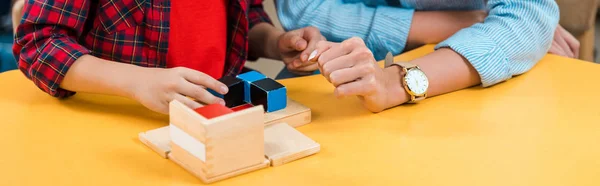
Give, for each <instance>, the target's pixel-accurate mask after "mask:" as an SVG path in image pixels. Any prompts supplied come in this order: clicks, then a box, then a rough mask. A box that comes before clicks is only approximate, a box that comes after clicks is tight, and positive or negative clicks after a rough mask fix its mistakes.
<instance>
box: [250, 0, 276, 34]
mask: <svg viewBox="0 0 600 186" xmlns="http://www.w3.org/2000/svg"><path fill="white" fill-rule="evenodd" d="M251 1H252V3H250V9H249V10H248V19H249V21H250V25H249V28H252V27H254V25H257V24H259V23H269V24H273V23H272V22H271V19H270V18H269V15H267V13H266V12H265V9H264V8H263V5H262V2H263V1H262V0H251Z"/></svg>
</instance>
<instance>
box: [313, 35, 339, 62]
mask: <svg viewBox="0 0 600 186" xmlns="http://www.w3.org/2000/svg"><path fill="white" fill-rule="evenodd" d="M337 45H339V43H334V42H329V41H326V40H322V41H318V42H317V45H316V46H315V50H313V51H312V52H311V53H310V55H309V57H308V60H309V61H310V62H317V61H318V60H319V57H321V54H323V52H326V51H328V50H329V49H331V48H332V47H334V46H337Z"/></svg>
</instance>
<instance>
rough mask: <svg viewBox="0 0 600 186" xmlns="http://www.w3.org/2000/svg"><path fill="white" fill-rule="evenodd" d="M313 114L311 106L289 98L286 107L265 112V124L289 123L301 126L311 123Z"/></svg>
mask: <svg viewBox="0 0 600 186" xmlns="http://www.w3.org/2000/svg"><path fill="white" fill-rule="evenodd" d="M311 115H312V114H311V110H310V108H308V107H306V106H304V105H302V104H300V103H298V102H296V101H294V100H291V99H289V98H288V99H287V107H286V108H284V109H281V110H278V111H275V112H271V113H267V114H265V126H269V125H272V124H276V123H287V124H288V125H290V126H292V127H299V126H302V125H306V124H308V123H310V121H311V117H312V116H311Z"/></svg>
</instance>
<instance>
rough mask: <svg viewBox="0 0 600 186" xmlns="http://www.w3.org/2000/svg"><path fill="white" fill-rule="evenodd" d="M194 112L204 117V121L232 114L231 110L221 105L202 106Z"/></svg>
mask: <svg viewBox="0 0 600 186" xmlns="http://www.w3.org/2000/svg"><path fill="white" fill-rule="evenodd" d="M194 111H196V113H198V114H200V115H202V116H204V117H205V118H206V119H212V118H215V117H219V116H222V115H226V114H229V113H233V110H231V109H229V108H227V107H226V106H224V105H221V104H210V105H204V106H202V107H198V108H197V109H194Z"/></svg>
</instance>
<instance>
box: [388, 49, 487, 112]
mask: <svg viewBox="0 0 600 186" xmlns="http://www.w3.org/2000/svg"><path fill="white" fill-rule="evenodd" d="M411 63H414V64H416V65H418V66H419V68H421V70H423V72H425V74H426V75H427V78H428V80H429V89H428V91H427V96H428V97H432V96H437V95H441V94H446V93H450V92H453V91H457V90H461V89H465V88H468V87H471V86H474V85H478V84H480V83H481V80H480V78H479V74H478V73H477V71H476V70H475V69H474V68H473V67H472V66H471V64H470V63H469V61H467V60H466V59H465V58H464V57H462V56H461V55H459V54H458V53H456V52H454V51H453V50H452V49H449V48H442V49H439V50H436V51H435V52H433V53H431V54H428V55H426V56H423V57H421V58H417V59H415V60H413V61H411ZM386 71H387V73H388V74H390V75H389V77H390V78H392V79H397V80H400V77H401V76H400V69H399V67H396V66H393V67H390V68H387V69H386ZM390 91H392V94H400V95H407V93H406V91H405V90H404V89H403V88H402V84H401V83H400V81H397V83H396V86H393V87H392V88H391V89H390ZM398 99H399V100H393V102H394V105H399V104H402V103H405V102H407V101H409V100H408V99H409V97H407V96H400V97H398Z"/></svg>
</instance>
